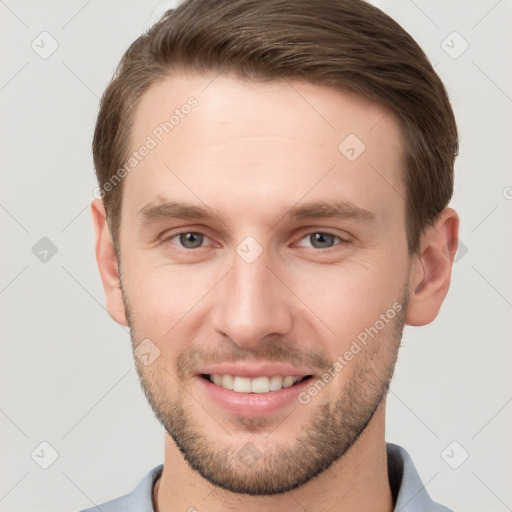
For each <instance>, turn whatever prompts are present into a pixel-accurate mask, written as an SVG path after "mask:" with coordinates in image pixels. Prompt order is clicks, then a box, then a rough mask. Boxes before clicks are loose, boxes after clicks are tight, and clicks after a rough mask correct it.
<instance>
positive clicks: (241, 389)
mask: <svg viewBox="0 0 512 512" xmlns="http://www.w3.org/2000/svg"><path fill="white" fill-rule="evenodd" d="M203 377H205V378H207V379H209V380H210V382H213V383H214V384H216V385H217V386H220V387H222V388H224V389H229V390H232V391H235V392H237V393H269V392H271V391H279V390H281V389H283V388H289V387H292V386H293V385H294V384H297V383H298V382H301V381H303V380H305V379H307V378H309V377H310V375H305V376H299V377H294V376H291V375H289V376H285V377H282V376H281V375H273V376H271V377H267V376H263V377H256V378H253V379H251V378H249V377H241V376H239V375H229V374H224V375H220V374H218V373H214V374H211V375H203Z"/></svg>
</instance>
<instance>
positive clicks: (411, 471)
mask: <svg viewBox="0 0 512 512" xmlns="http://www.w3.org/2000/svg"><path fill="white" fill-rule="evenodd" d="M386 450H387V457H388V475H389V485H390V487H391V490H392V493H393V498H394V499H395V511H397V512H398V511H400V512H453V511H452V510H451V509H449V508H447V507H445V506H444V505H441V504H440V503H437V502H435V501H434V500H433V499H432V498H431V497H430V495H429V494H428V492H427V490H426V487H425V485H424V484H423V482H422V481H421V478H420V475H419V474H418V471H417V470H416V467H415V466H414V463H413V461H412V459H411V456H410V455H409V454H408V453H407V451H406V450H405V449H404V448H402V447H401V446H398V445H396V444H392V443H386Z"/></svg>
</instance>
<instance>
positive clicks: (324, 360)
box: [119, 74, 410, 494]
mask: <svg viewBox="0 0 512 512" xmlns="http://www.w3.org/2000/svg"><path fill="white" fill-rule="evenodd" d="M213 78H214V77H213V76H212V77H206V76H195V75H185V74H180V75H176V76H173V77H171V78H167V79H166V80H163V81H161V82H159V83H158V84H156V85H154V86H153V87H152V88H151V89H150V90H149V91H147V93H146V94H145V95H144V96H143V98H142V100H141V103H140V104H139V106H138V108H137V111H136V115H135V118H134V124H133V133H132V139H131V143H132V148H133V150H136V149H138V148H140V147H141V146H142V145H144V144H148V141H149V139H148V136H149V137H150V138H151V140H153V142H155V144H154V145H153V144H152V143H149V144H148V146H152V147H151V148H150V150H149V151H148V152H147V153H148V154H147V155H146V156H144V158H142V159H141V160H140V161H139V162H138V163H137V165H136V167H134V169H133V170H131V171H130V173H129V174H128V175H127V176H126V178H125V179H124V183H123V187H124V188H123V203H122V210H121V228H120V262H119V263H120V273H121V286H122V292H123V301H124V307H125V309H126V315H127V318H128V323H129V325H130V327H131V336H132V342H133V346H134V349H135V352H136V354H137V353H140V352H141V351H143V352H145V353H146V352H147V353H149V356H148V357H146V359H143V358H140V359H139V358H136V359H135V361H136V365H137V370H138V373H139V376H140V379H141V383H142V386H143V389H144V391H145V393H146V396H147V397H148V400H149V402H150V404H151V406H152V408H153V410H154V412H155V414H156V416H157V417H158V419H159V420H160V421H161V423H162V424H163V426H164V427H165V429H166V431H167V432H168V433H169V434H170V435H171V436H172V438H173V439H174V441H175V443H176V445H177V447H178V448H179V449H180V451H181V452H182V454H183V456H184V458H185V459H186V460H187V462H188V463H189V464H190V465H191V467H192V468H194V469H196V470H197V471H199V473H200V474H201V475H202V476H203V477H205V478H206V479H208V480H209V481H210V482H212V483H214V484H216V485H218V486H220V487H223V488H225V489H228V490H231V491H233V492H239V493H247V494H275V493H280V492H285V491H288V490H290V489H293V488H295V487H298V486H300V485H302V484H304V483H305V482H307V481H308V480H310V479H311V478H313V477H314V476H316V475H318V474H319V473H321V472H322V471H324V470H325V469H327V468H329V467H330V466H331V465H332V464H333V463H334V462H336V461H338V460H340V458H341V457H342V456H343V455H344V453H345V452H346V451H347V450H348V449H349V448H350V447H351V446H352V445H353V444H354V443H355V442H356V440H357V439H358V438H359V436H360V434H361V433H362V432H363V430H364V429H365V428H366V427H367V425H368V424H369V422H371V421H372V417H373V416H374V412H375V411H376V409H377V407H378V405H379V404H381V403H382V402H383V399H384V397H385V393H386V390H387V387H388V384H389V381H390V379H391V376H392V373H393V368H394V364H395V361H396V355H397V351H398V346H399V343H400V339H401V335H402V329H403V326H404V318H405V311H406V303H407V287H408V275H409V270H410V261H409V257H408V253H407V240H406V234H405V201H404V198H405V190H404V187H403V184H402V180H401V175H402V172H403V168H402V148H401V142H400V140H401V134H400V128H399V125H398V122H397V121H396V120H395V118H394V117H393V116H392V115H391V114H390V113H389V112H386V111H385V110H384V109H383V108H382V107H380V106H378V105H376V104H373V103H371V102H369V101H367V100H366V99H363V98H360V97H358V96H356V95H353V94H349V93H341V92H338V91H335V90H332V89H329V88H325V87H321V86H316V85H312V84H306V83H299V82H285V81H282V82H277V81H276V82H269V83H256V82H252V83H248V82H244V81H241V80H240V79H237V78H234V77H228V76H222V75H221V76H218V77H217V78H215V79H213ZM212 80H213V81H212ZM190 97H193V98H194V100H193V101H190V100H189V105H191V104H192V103H194V106H193V107H191V108H182V106H183V105H185V104H187V100H188V99H189V98H190ZM175 109H178V111H177V112H175V113H176V118H175V119H174V120H173V127H172V131H171V129H169V127H168V126H166V125H161V123H165V121H168V120H169V118H170V115H172V113H173V112H174V111H175ZM177 118H179V120H178V121H176V119H177ZM162 126H166V127H167V128H168V130H169V131H168V133H166V131H165V130H164V129H163V128H162ZM158 127H160V130H158ZM159 139H161V140H159ZM363 145H364V146H363ZM139 345H140V348H139V349H138V347H139Z"/></svg>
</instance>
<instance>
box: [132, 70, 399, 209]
mask: <svg viewBox="0 0 512 512" xmlns="http://www.w3.org/2000/svg"><path fill="white" fill-rule="evenodd" d="M143 146H146V147H148V148H150V149H149V150H147V151H146V150H144V151H143V152H144V153H145V156H143V157H140V153H141V151H139V150H140V149H142V148H143ZM130 147H131V150H132V151H135V152H137V153H139V156H138V160H137V162H134V164H135V165H134V166H133V170H130V172H129V174H128V175H127V177H126V183H125V184H124V187H125V190H124V193H123V196H124V198H123V203H125V200H129V201H130V202H133V203H134V206H133V207H134V208H135V207H138V208H139V209H140V208H141V207H143V206H145V204H147V203H149V202H151V201H152V200H153V199H155V198H156V197H157V196H158V197H162V196H167V197H169V196H172V197H169V198H170V199H176V195H178V196H183V195H186V196H187V199H190V200H191V201H193V202H196V203H198V202H199V201H198V200H200V201H202V202H205V201H207V202H213V203H215V201H216V199H215V198H218V199H217V204H213V205H212V206H219V207H221V208H224V209H227V208H228V207H229V206H232V207H233V211H235V210H236V208H237V207H238V208H239V209H240V208H245V209H247V208H248V206H249V205H256V204H259V205H261V206H262V207H263V209H265V208H267V209H268V208H270V205H272V204H277V203H279V202H280V203H289V202H296V201H297V200H299V199H300V197H301V196H305V195H308V199H313V197H312V196H315V194H316V195H318V196H323V198H325V195H326V194H329V193H330V194H331V195H336V196H337V197H338V198H340V199H352V200H353V202H355V203H357V200H358V199H359V200H360V201H362V202H365V201H366V202H367V204H366V205H363V204H359V205H360V206H361V207H365V208H366V207H369V206H373V207H376V208H377V209H379V208H381V209H383V207H384V206H385V204H386V201H388V202H393V203H397V202H402V203H403V201H404V195H405V193H404V189H403V186H402V179H401V175H402V172H403V170H402V167H403V156H402V143H401V129H400V126H399V123H398V121H397V119H396V118H395V116H394V115H393V114H392V113H391V112H389V111H388V110H386V109H385V108H384V107H382V106H380V105H378V104H376V103H374V102H372V101H369V100H367V99H366V98H363V97H361V96H359V95H357V94H354V93H350V92H341V91H337V90H334V89H332V88H329V87H324V86H319V85H314V84H311V83H306V82H298V81H287V80H280V81H271V82H250V81H247V80H241V79H239V78H237V77H233V76H225V75H218V76H215V75H208V76H207V75H204V76H203V75H194V74H185V73H180V74H175V75H173V76H169V77H167V78H165V79H163V80H160V81H159V82H157V83H156V84H154V85H153V86H152V87H151V88H150V89H148V91H146V93H145V94H144V95H143V96H142V98H141V100H140V102H139V105H138V106H137V109H136V111H135V115H134V120H133V125H132V131H131V138H130ZM227 195H229V197H230V205H226V204H225V202H224V204H223V199H224V198H226V196H227ZM358 196H359V198H358ZM237 198H239V202H238V203H237ZM371 203H374V204H371ZM129 204H131V203H129ZM278 206H279V207H280V206H281V204H279V205H278ZM401 208H402V209H403V204H402V205H401ZM368 209H370V208H368ZM123 210H124V206H123ZM382 213H385V212H384V211H383V212H382ZM387 213H388V214H389V212H387Z"/></svg>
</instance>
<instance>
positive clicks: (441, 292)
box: [405, 208, 459, 325]
mask: <svg viewBox="0 0 512 512" xmlns="http://www.w3.org/2000/svg"><path fill="white" fill-rule="evenodd" d="M458 243H459V216H458V215H457V212H456V211H455V210H453V209H452V208H445V209H444V210H443V211H442V212H441V213H440V214H439V216H438V218H437V220H436V222H435V224H434V225H433V226H429V227H428V228H427V229H426V230H425V232H424V234H423V236H422V237H421V242H420V251H419V254H416V255H414V257H413V262H412V265H411V272H410V275H409V302H408V307H407V313H406V316H405V322H406V323H407V324H408V325H426V324H429V323H430V322H432V321H433V320H434V319H435V318H436V316H437V314H438V313H439V309H440V308H441V304H442V303H443V301H444V298H445V297H446V294H447V293H448V288H449V287H450V279H451V274H452V265H453V259H454V258H455V253H456V252H457V246H458Z"/></svg>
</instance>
